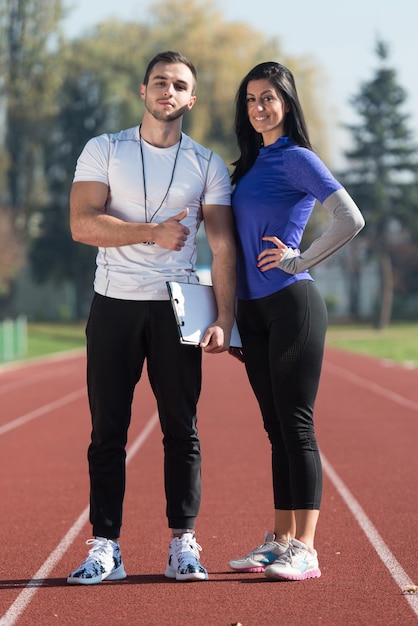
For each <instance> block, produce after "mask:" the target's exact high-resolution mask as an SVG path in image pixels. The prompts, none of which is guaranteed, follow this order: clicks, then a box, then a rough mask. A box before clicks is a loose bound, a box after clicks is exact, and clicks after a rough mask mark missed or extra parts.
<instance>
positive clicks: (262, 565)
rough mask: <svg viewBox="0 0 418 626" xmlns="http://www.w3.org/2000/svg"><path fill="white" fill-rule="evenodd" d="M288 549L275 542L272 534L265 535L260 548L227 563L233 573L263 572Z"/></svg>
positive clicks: (285, 545) (284, 545) (282, 544)
mask: <svg viewBox="0 0 418 626" xmlns="http://www.w3.org/2000/svg"><path fill="white" fill-rule="evenodd" d="M288 548H289V545H288V544H284V543H280V542H279V541H276V535H275V534H274V533H266V536H265V538H264V543H262V544H261V546H258V548H255V550H253V551H252V552H250V553H249V554H247V556H245V557H244V558H242V559H234V560H232V561H229V567H230V568H231V569H233V570H234V571H235V572H254V573H255V572H264V570H265V569H266V567H268V566H269V565H271V563H274V562H275V561H276V559H278V558H279V557H280V556H282V554H283V553H284V552H286V550H287V549H288Z"/></svg>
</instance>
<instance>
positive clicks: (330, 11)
mask: <svg viewBox="0 0 418 626" xmlns="http://www.w3.org/2000/svg"><path fill="white" fill-rule="evenodd" d="M68 2H70V3H71V4H68ZM152 4H154V3H153V2H149V1H146V0H117V2H115V1H114V0H99V2H97V3H96V2H90V1H89V0H67V6H71V7H72V8H71V9H69V10H68V17H67V18H66V20H65V21H64V30H65V33H66V35H67V36H68V37H73V36H76V35H80V34H82V32H83V31H84V30H85V29H88V28H90V27H92V26H94V25H95V24H97V23H99V22H102V21H104V20H107V19H109V18H112V17H116V18H118V19H120V20H132V21H138V16H139V19H140V20H141V17H142V20H141V21H143V19H144V18H145V19H146V17H147V14H148V9H149V7H150V6H151V5H152ZM214 5H215V6H216V7H217V8H218V9H219V10H220V11H221V13H222V14H223V16H224V18H225V21H230V22H234V21H242V22H248V23H249V24H250V25H251V26H252V27H253V28H254V29H255V30H257V31H259V32H261V33H265V35H266V36H267V37H272V36H277V37H278V38H279V40H280V42H281V47H282V50H283V52H284V53H285V54H286V55H287V56H288V55H292V56H298V57H300V56H311V57H312V59H313V60H314V61H315V62H316V64H317V65H318V66H319V67H320V68H321V70H322V74H323V76H324V79H325V84H324V97H325V98H326V109H327V111H330V112H332V115H331V117H332V119H330V125H331V128H333V129H334V132H333V133H332V136H333V140H332V142H331V143H332V144H333V145H332V146H331V155H332V156H333V158H334V160H336V162H337V163H338V161H339V160H341V159H342V157H341V154H342V152H343V150H344V149H346V148H347V147H348V142H349V135H348V133H347V131H346V130H344V129H343V126H344V124H346V123H352V122H353V121H356V118H355V117H354V116H355V113H354V112H353V106H352V104H350V100H351V98H353V97H354V96H355V95H356V94H357V93H358V92H359V89H360V87H361V84H362V83H363V82H368V81H369V80H371V79H372V78H373V76H374V72H375V69H376V67H377V57H376V53H375V44H376V39H377V38H378V37H379V38H380V39H382V40H383V41H385V43H387V44H388V45H389V54H390V65H391V67H393V68H394V69H395V70H396V72H397V79H398V83H399V84H400V85H401V86H402V87H403V88H404V89H405V90H406V92H407V96H408V98H407V100H406V103H405V106H404V109H403V110H404V112H405V113H408V114H409V115H410V127H411V129H412V131H413V132H414V135H415V139H416V141H417V143H418V36H417V25H418V2H417V1H416V0H348V1H347V2H339V1H338V0H299V1H296V0H294V1H292V0H286V1H284V0H263V1H262V2H257V1H255V0H214ZM263 60H266V59H260V61H263ZM276 60H278V61H279V60H280V59H276ZM248 69H250V68H248ZM240 78H241V77H240ZM341 163H342V161H341Z"/></svg>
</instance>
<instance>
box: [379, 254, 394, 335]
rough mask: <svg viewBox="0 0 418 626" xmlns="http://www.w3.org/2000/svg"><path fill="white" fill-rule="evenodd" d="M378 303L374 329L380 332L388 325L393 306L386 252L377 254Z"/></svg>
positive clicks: (390, 273)
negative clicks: (378, 275)
mask: <svg viewBox="0 0 418 626" xmlns="http://www.w3.org/2000/svg"><path fill="white" fill-rule="evenodd" d="M379 274H380V302H378V309H377V317H376V328H377V329H378V330H381V329H382V328H385V327H386V326H388V324H390V320H391V317H392V304H393V268H392V260H391V258H390V255H389V254H388V253H387V252H384V251H382V252H380V253H379Z"/></svg>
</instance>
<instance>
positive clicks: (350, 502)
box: [321, 452, 418, 616]
mask: <svg viewBox="0 0 418 626" xmlns="http://www.w3.org/2000/svg"><path fill="white" fill-rule="evenodd" d="M321 459H322V466H323V468H324V471H325V473H326V474H327V476H328V478H329V479H330V481H331V482H332V484H333V485H334V487H335V488H336V490H337V491H338V493H339V494H340V496H341V498H342V499H343V500H344V502H345V503H346V505H347V507H348V508H349V509H350V511H351V513H352V514H353V516H354V518H355V520H356V521H357V523H358V525H359V526H360V528H362V530H363V532H364V534H365V535H366V537H367V539H368V540H369V541H370V543H371V545H372V546H373V548H374V549H375V550H376V552H377V554H378V556H379V558H380V560H381V561H382V563H383V565H385V566H386V567H387V569H388V570H389V572H390V574H391V576H392V578H393V579H394V581H395V582H396V584H397V585H398V586H399V587H400V589H401V590H402V591H403V590H404V589H405V587H406V586H407V585H413V584H414V583H413V582H412V580H411V579H410V578H409V576H408V574H407V573H406V572H405V571H404V569H403V568H402V566H401V565H400V563H399V562H398V561H397V560H396V558H395V556H394V555H393V554H392V552H391V551H390V550H389V548H388V546H387V545H386V543H385V542H384V541H383V539H382V537H381V536H380V535H379V533H378V531H377V529H376V528H375V526H374V525H373V524H372V522H371V521H370V520H369V518H368V517H367V515H366V513H365V512H364V510H363V509H362V507H361V506H360V504H359V503H358V502H357V500H356V499H355V498H354V496H353V494H352V493H351V492H350V491H349V489H348V488H347V487H346V486H345V484H344V483H343V481H342V480H341V478H340V477H339V476H338V474H337V473H336V472H335V471H334V469H333V468H332V466H331V465H330V463H329V462H328V461H327V459H326V458H325V457H324V456H323V454H322V452H321ZM405 599H406V600H407V601H408V602H409V604H410V606H411V609H412V610H413V611H414V613H415V614H416V615H417V616H418V596H417V595H411V594H405Z"/></svg>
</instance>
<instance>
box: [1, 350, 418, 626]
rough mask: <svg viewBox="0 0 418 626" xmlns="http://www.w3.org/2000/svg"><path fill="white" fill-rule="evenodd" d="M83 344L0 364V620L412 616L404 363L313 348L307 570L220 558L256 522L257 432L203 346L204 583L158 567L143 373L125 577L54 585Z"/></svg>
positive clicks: (410, 465) (73, 486)
mask: <svg viewBox="0 0 418 626" xmlns="http://www.w3.org/2000/svg"><path fill="white" fill-rule="evenodd" d="M84 379H85V358H84V353H83V352H81V353H80V352H76V353H71V354H67V355H65V356H57V357H55V358H49V359H44V360H41V361H37V362H30V363H26V364H21V365H15V366H7V367H2V368H1V369H0V402H1V407H2V410H1V415H0V454H1V460H2V461H1V463H2V465H1V474H0V481H1V513H2V516H1V519H2V526H1V529H0V542H1V559H0V587H1V590H0V624H1V626H6V625H7V626H11V625H12V624H17V625H18V626H26V625H32V624H37V625H38V624H39V625H40V626H49V625H52V624H55V625H58V626H61V625H74V624H77V625H84V624H85V625H87V624H88V625H91V624H92V625H96V624H101V625H104V626H111V625H113V624H123V625H127V626H136V625H138V626H180V625H183V624H187V625H188V626H229V625H231V624H237V623H240V624H242V626H279V625H281V626H301V625H302V626H305V625H306V624H309V625H319V624H320V625H322V626H363V625H364V626H370V625H375V624H383V625H385V626H395V625H401V626H410V625H411V626H412V625H413V624H418V595H416V594H407V593H405V592H404V590H405V588H406V587H407V586H408V585H416V584H417V583H418V564H417V563H418V559H417V557H418V549H417V531H418V489H417V483H418V445H417V444H418V372H417V370H412V369H406V368H403V367H401V366H394V365H391V364H388V363H384V362H382V361H378V360H376V359H372V358H368V357H362V356H357V355H350V354H348V353H344V352H340V351H334V350H330V349H328V350H327V352H326V360H325V364H324V371H323V377H322V384H321V388H320V393H319V398H318V402H317V411H316V423H317V434H318V438H319V442H320V446H321V452H322V456H323V464H324V474H325V475H324V497H323V506H322V513H321V517H320V523H319V527H318V533H317V545H316V547H317V549H318V552H319V557H320V566H321V570H322V577H321V578H320V579H315V580H308V581H303V582H270V581H267V579H266V578H265V577H264V576H263V575H262V574H236V573H234V572H231V571H229V569H228V565H227V563H228V560H229V559H230V558H232V557H237V556H241V555H243V554H245V553H246V552H248V551H249V550H250V549H251V548H253V547H255V546H256V545H257V544H259V543H261V541H262V539H263V533H264V531H265V530H269V529H271V525H272V503H271V489H270V470H269V455H268V445H267V439H266V436H265V434H264V431H263V430H262V426H261V419H260V417H259V414H258V409H257V406H256V403H255V400H254V398H253V396H252V393H251V391H250V389H249V386H248V383H247V380H246V376H245V373H244V369H243V366H242V365H241V364H240V363H238V361H236V360H235V359H233V358H232V357H230V356H229V355H227V354H222V355H212V356H206V357H205V359H204V387H203V392H202V397H201V401H200V405H199V427H200V435H201V439H202V450H203V459H204V463H203V503H202V508H201V514H200V516H199V523H198V528H197V530H198V532H197V538H198V541H199V543H201V544H202V546H203V552H202V562H203V563H204V564H205V566H206V567H207V568H208V570H209V573H210V580H209V581H208V582H200V583H177V582H176V581H171V580H168V579H166V578H164V576H163V575H162V572H163V571H164V569H165V564H166V555H167V547H168V541H169V533H168V530H167V528H166V521H165V515H164V510H165V501H164V497H163V478H162V449H161V434H160V431H159V427H158V424H157V418H156V414H155V402H154V399H153V397H152V394H151V392H150V390H149V387H148V382H147V380H146V379H144V380H143V381H141V383H140V385H139V387H138V390H137V391H138V393H137V394H136V398H135V402H134V411H133V420H132V426H131V431H130V439H129V448H128V449H129V456H128V461H129V465H128V484H127V493H126V499H125V513H124V526H123V532H122V540H121V546H122V554H123V558H124V564H125V569H126V570H127V572H128V578H127V579H126V580H124V581H120V582H117V581H115V582H105V583H102V584H100V585H96V586H91V587H78V586H68V585H67V584H66V582H65V580H66V576H67V575H68V573H69V572H70V571H71V570H72V569H73V568H75V567H76V566H77V565H79V563H80V562H81V561H82V560H83V559H84V557H85V555H86V550H87V546H86V545H85V544H84V542H85V540H86V539H88V538H89V537H90V532H91V530H90V525H89V524H88V520H87V517H88V509H87V504H88V482H87V462H86V446H87V442H88V439H89V430H90V428H89V414H88V406H87V400H86V392H85V380H84Z"/></svg>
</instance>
